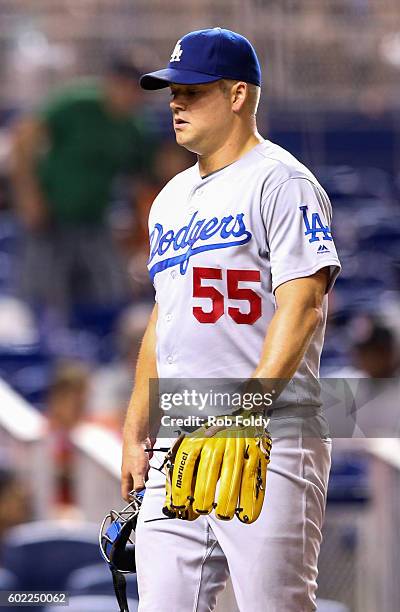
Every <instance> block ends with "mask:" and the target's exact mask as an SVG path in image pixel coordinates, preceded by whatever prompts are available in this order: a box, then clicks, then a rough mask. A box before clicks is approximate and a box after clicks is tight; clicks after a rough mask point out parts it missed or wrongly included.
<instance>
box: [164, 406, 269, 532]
mask: <svg viewBox="0 0 400 612" xmlns="http://www.w3.org/2000/svg"><path fill="white" fill-rule="evenodd" d="M244 417H245V418H248V417H249V414H246V415H244ZM225 418H227V419H229V417H225ZM228 422H229V421H228ZM231 422H232V424H231V425H227V426H225V427H215V428H209V427H207V426H203V427H201V428H200V429H198V430H196V431H195V432H194V433H193V434H190V435H188V436H185V435H181V436H180V437H179V438H178V439H177V440H176V442H175V444H174V445H173V446H172V447H171V449H170V451H169V452H168V454H167V457H166V460H165V467H166V471H167V479H166V500H165V506H164V508H163V512H164V514H166V516H168V517H170V518H180V519H185V520H194V519H196V518H198V516H199V515H201V514H210V513H211V512H212V510H215V515H216V517H217V518H219V519H220V520H231V519H232V518H233V517H234V516H235V515H236V516H237V517H238V518H239V520H240V521H242V522H243V523H253V522H254V521H255V520H256V519H257V518H258V516H259V515H260V512H261V509H262V505H263V502H264V497H265V483H266V475H267V466H268V463H269V461H270V452H271V447H272V440H271V436H270V434H269V432H268V431H267V429H266V428H265V427H264V426H254V425H251V426H246V425H245V424H241V420H240V418H239V419H238V418H237V415H236V417H234V418H232V419H231ZM244 423H246V420H244ZM217 484H219V487H218V493H217Z"/></svg>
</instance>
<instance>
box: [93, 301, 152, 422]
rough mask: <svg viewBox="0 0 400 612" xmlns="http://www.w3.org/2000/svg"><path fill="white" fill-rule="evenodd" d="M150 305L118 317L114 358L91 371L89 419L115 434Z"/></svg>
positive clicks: (125, 312)
mask: <svg viewBox="0 0 400 612" xmlns="http://www.w3.org/2000/svg"><path fill="white" fill-rule="evenodd" d="M150 313H151V305H144V304H143V305H140V306H134V307H132V308H128V309H126V310H125V311H124V312H123V313H122V314H121V316H120V318H119V321H118V324H117V331H116V344H117V350H118V355H119V357H118V359H117V360H116V361H114V362H113V363H111V364H109V365H107V366H103V367H100V368H99V369H98V370H97V371H96V372H94V374H93V376H92V378H91V382H90V391H89V399H88V410H89V412H90V416H91V419H93V420H96V421H97V422H98V423H101V424H103V425H106V426H107V427H110V428H112V429H114V430H116V431H118V432H120V431H121V430H122V424H123V420H124V417H125V412H126V408H127V405H128V401H129V398H130V395H131V392H132V387H133V381H134V372H135V365H136V359H137V356H138V353H139V349H140V343H141V341H142V338H143V334H144V332H145V329H146V326H147V323H148V320H149V317H150Z"/></svg>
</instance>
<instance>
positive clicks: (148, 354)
mask: <svg viewBox="0 0 400 612" xmlns="http://www.w3.org/2000/svg"><path fill="white" fill-rule="evenodd" d="M156 323H157V306H155V308H154V310H153V313H152V315H151V317H150V321H149V324H148V326H147V329H146V332H145V334H144V336H143V341H142V345H141V348H140V351H139V357H138V361H137V366H136V373H135V385H134V388H133V392H132V396H131V399H130V402H129V406H128V411H127V415H126V419H125V425H124V440H125V441H126V442H128V443H135V442H137V443H142V442H143V441H145V440H146V439H147V438H148V437H149V436H150V417H151V415H150V402H149V387H150V381H151V380H152V379H153V380H154V379H156V378H157V362H156Z"/></svg>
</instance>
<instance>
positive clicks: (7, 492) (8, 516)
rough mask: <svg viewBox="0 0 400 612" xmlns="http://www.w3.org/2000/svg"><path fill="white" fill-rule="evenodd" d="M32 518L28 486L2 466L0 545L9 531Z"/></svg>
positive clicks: (0, 482)
mask: <svg viewBox="0 0 400 612" xmlns="http://www.w3.org/2000/svg"><path fill="white" fill-rule="evenodd" d="M30 520H32V509H31V501H30V496H29V492H28V490H27V488H26V487H25V486H24V484H23V483H22V481H21V480H20V479H19V478H18V476H17V475H16V474H15V473H14V472H13V471H12V470H10V469H8V468H3V467H0V546H1V541H2V539H3V537H4V536H5V535H6V533H7V531H8V530H9V529H10V528H11V527H14V526H16V525H20V524H21V523H26V522H28V521H30Z"/></svg>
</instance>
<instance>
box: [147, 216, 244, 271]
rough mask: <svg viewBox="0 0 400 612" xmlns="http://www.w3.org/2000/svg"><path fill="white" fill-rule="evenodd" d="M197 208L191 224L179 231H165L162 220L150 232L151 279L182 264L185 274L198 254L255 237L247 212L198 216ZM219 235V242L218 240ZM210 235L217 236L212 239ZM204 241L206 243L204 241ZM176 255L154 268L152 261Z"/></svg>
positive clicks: (236, 244) (242, 242)
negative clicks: (249, 224)
mask: <svg viewBox="0 0 400 612" xmlns="http://www.w3.org/2000/svg"><path fill="white" fill-rule="evenodd" d="M197 215H198V211H196V212H195V213H194V214H193V215H192V217H191V219H190V221H189V223H188V224H187V225H184V226H183V227H181V228H179V229H178V230H177V231H174V230H172V229H169V230H166V231H164V227H163V226H162V225H161V223H156V224H155V225H154V229H153V230H152V232H151V234H150V257H149V261H148V265H149V274H150V278H151V280H153V279H154V277H155V275H156V274H157V273H158V272H161V271H162V270H166V269H167V268H171V267H172V266H176V265H178V264H179V266H180V273H181V274H185V273H186V270H187V268H188V265H189V259H190V258H191V257H193V255H197V253H202V252H203V251H212V250H215V249H226V248H229V247H235V246H240V245H242V244H246V243H247V242H249V240H251V238H252V234H251V232H249V231H248V230H247V228H246V225H245V223H244V220H243V217H244V213H239V214H237V215H236V216H235V217H234V216H233V215H229V216H228V217H223V218H222V219H218V217H212V218H211V219H197ZM215 237H217V238H218V241H217V242H216V241H215ZM210 238H214V240H213V241H210ZM202 243H203V244H202ZM172 253H176V254H174V255H173V256H172V257H168V256H167V257H165V258H163V259H161V260H159V261H157V262H156V263H154V264H153V265H152V266H151V267H150V264H151V262H152V261H153V260H154V259H155V258H157V256H158V257H164V255H169V254H171V255H172Z"/></svg>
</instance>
